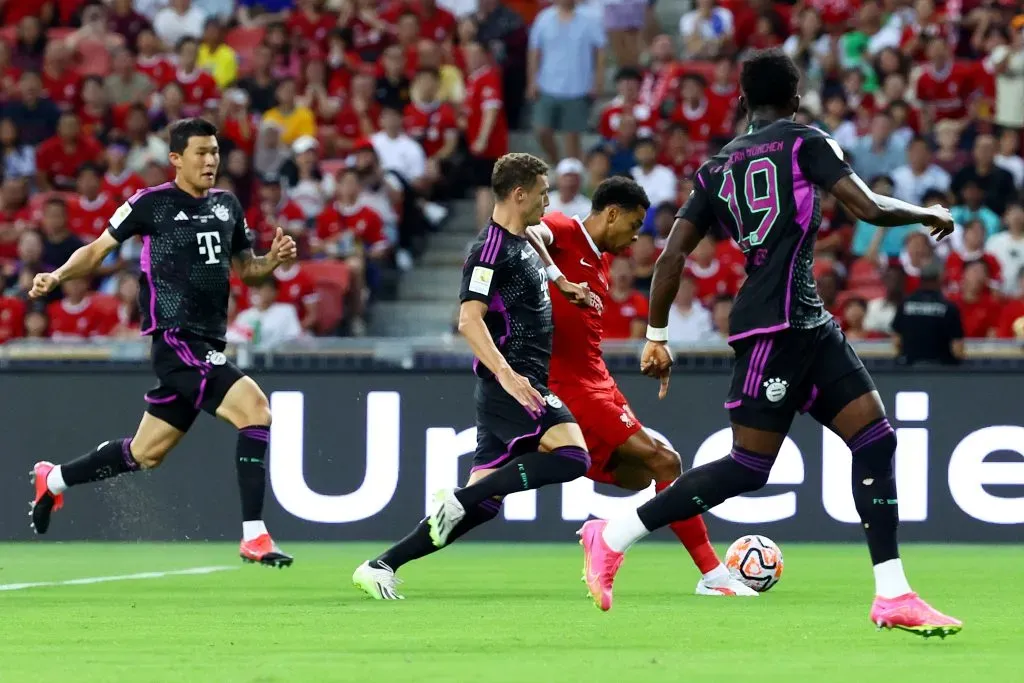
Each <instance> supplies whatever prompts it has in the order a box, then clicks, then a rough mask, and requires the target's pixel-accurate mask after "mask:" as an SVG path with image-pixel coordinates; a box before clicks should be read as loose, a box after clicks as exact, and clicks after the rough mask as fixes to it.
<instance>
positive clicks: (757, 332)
mask: <svg viewBox="0 0 1024 683" xmlns="http://www.w3.org/2000/svg"><path fill="white" fill-rule="evenodd" d="M799 80H800V72H799V70H798V69H797V68H796V66H795V65H794V64H793V62H792V60H791V59H790V58H789V57H787V56H786V55H785V53H783V52H782V51H781V50H767V51H764V52H758V53H755V54H754V55H753V56H751V57H750V58H749V59H748V60H747V61H746V62H745V63H744V65H743V70H742V75H741V78H740V84H741V89H742V93H743V95H742V100H741V105H742V106H743V107H744V108H745V110H746V111H747V112H748V121H749V127H748V129H747V132H746V134H744V135H741V136H739V137H737V138H736V139H734V140H733V141H732V142H730V143H729V144H728V145H726V146H725V147H724V148H723V149H722V151H721V152H720V153H719V154H717V155H715V156H713V157H712V158H711V159H709V160H708V161H707V162H706V163H705V164H704V165H703V166H701V168H700V169H699V170H698V172H697V176H696V182H695V183H694V189H693V192H692V193H691V194H690V198H689V200H688V201H687V202H686V205H685V206H684V207H683V208H682V209H681V210H680V212H679V214H678V215H677V217H676V223H675V225H674V226H673V228H672V232H671V234H670V235H669V238H668V244H667V246H666V248H665V251H664V252H663V253H662V255H661V257H660V258H659V259H658V263H657V266H656V267H655V271H654V282H653V284H652V287H651V305H650V315H649V319H648V328H647V340H648V341H647V345H646V346H645V347H644V352H643V355H642V357H641V371H642V372H643V373H644V374H646V375H649V376H652V377H657V378H659V379H660V381H661V389H660V393H659V395H660V396H662V397H664V395H665V393H666V392H667V390H668V383H669V373H670V372H671V368H672V354H671V352H670V350H669V348H668V346H667V344H666V342H667V335H666V331H665V330H666V324H667V320H668V311H669V307H670V305H671V303H672V300H673V299H674V298H675V295H676V290H677V289H678V287H679V279H680V275H681V273H682V271H683V266H684V264H685V262H686V258H687V255H688V254H689V253H690V252H691V251H693V250H694V248H696V246H697V244H698V242H700V241H701V240H702V239H703V238H704V236H705V235H706V234H707V232H708V230H709V229H710V228H711V226H712V225H714V224H715V223H721V224H722V225H724V226H726V227H727V228H728V230H729V231H730V232H731V234H732V238H733V239H734V240H735V241H736V242H737V243H738V244H739V246H740V248H741V249H742V250H743V252H744V253H745V254H746V259H747V261H746V270H747V281H746V283H744V285H743V287H742V288H741V289H740V292H739V294H738V295H737V298H736V303H735V306H734V308H733V311H732V315H731V317H730V321H729V331H730V332H731V334H732V336H731V337H730V338H729V343H730V345H731V346H732V347H733V350H734V351H735V353H736V364H735V369H734V374H733V381H732V388H731V390H730V393H729V396H728V400H727V402H726V404H725V406H726V408H727V409H728V410H729V415H730V420H731V422H732V431H733V448H732V452H731V453H730V454H729V455H728V456H727V457H724V458H722V459H721V460H716V461H715V462H711V463H708V464H707V465H703V466H701V467H697V468H694V469H692V470H689V471H687V472H684V473H683V475H682V476H681V477H680V478H679V479H677V480H676V481H675V483H673V484H672V486H670V487H669V488H667V489H665V490H664V491H662V492H661V493H659V494H658V495H657V496H655V497H654V498H653V499H652V500H651V501H649V502H648V503H646V504H644V505H642V506H640V508H638V509H637V510H636V511H635V512H632V513H631V514H629V515H626V516H624V517H622V518H619V519H614V520H611V521H607V522H606V521H603V520H593V521H590V522H587V523H586V524H584V525H583V528H582V529H581V530H580V533H581V536H582V542H583V547H584V553H585V556H586V565H585V566H586V567H587V576H586V577H585V578H586V581H587V584H588V586H589V588H590V592H591V595H592V596H593V597H594V599H595V601H596V602H597V603H598V605H599V606H600V607H601V608H602V609H606V610H607V609H610V608H611V604H612V582H613V580H614V578H615V574H616V573H617V572H618V570H619V567H620V566H621V564H622V561H623V558H624V553H625V551H626V549H627V548H629V546H630V545H632V544H633V543H634V542H636V541H637V540H639V539H641V538H643V537H644V536H646V535H647V534H649V533H650V532H651V531H653V530H655V529H659V528H661V527H663V526H666V525H668V524H671V523H672V522H675V521H677V520H681V519H688V518H690V517H693V516H694V515H698V514H700V513H702V512H706V511H708V510H710V509H711V508H713V507H715V506H716V505H718V504H719V503H722V502H723V501H725V500H728V499H729V498H732V497H733V496H737V495H740V494H743V493H748V492H751V491H756V490H758V489H760V488H761V487H763V486H764V485H765V484H766V483H767V482H768V475H769V473H770V472H771V469H772V465H773V464H774V462H775V458H776V456H777V455H778V453H779V449H780V448H781V446H782V443H783V440H784V439H785V438H786V433H787V432H788V431H789V428H790V425H791V423H792V421H793V418H794V417H795V415H796V413H797V412H806V413H809V414H810V415H811V416H812V417H813V418H814V419H815V420H817V421H818V422H820V423H821V424H823V425H825V426H827V427H828V428H829V429H831V430H832V431H834V432H835V433H836V434H838V435H839V436H840V437H842V438H843V440H844V441H846V443H847V445H848V446H849V447H850V451H851V452H852V454H853V464H852V477H851V480H852V486H853V499H854V502H855V504H856V507H857V512H858V514H859V515H860V518H861V522H862V524H863V527H864V532H865V535H866V536H867V543H868V550H869V552H870V555H871V563H872V565H874V575H875V600H874V603H873V605H872V607H871V621H872V622H873V623H875V624H876V625H877V626H878V627H880V628H881V627H885V628H899V629H903V630H907V631H910V632H912V633H917V634H920V635H924V636H930V635H938V636H942V637H945V636H946V635H950V634H953V633H957V632H959V631H960V628H961V626H962V624H961V622H960V621H958V620H957V619H954V618H952V617H949V616H946V615H945V614H942V613H941V612H939V611H937V610H935V609H933V608H932V607H931V606H930V605H928V603H926V602H925V601H924V600H922V599H921V598H919V597H918V596H917V594H916V593H914V592H913V591H912V590H911V588H910V584H909V583H908V582H907V579H906V576H905V575H904V573H903V565H902V562H901V561H900V559H899V550H898V547H897V541H896V527H897V523H898V521H899V516H898V514H897V498H896V480H895V477H894V473H893V457H894V455H895V453H896V433H895V431H894V430H893V428H892V427H891V426H890V424H889V421H888V420H887V419H886V417H885V408H884V406H883V405H882V401H881V398H880V397H879V395H878V392H877V391H876V389H875V385H874V382H873V381H872V380H871V377H870V376H869V375H868V373H867V371H866V370H865V369H864V364H863V363H862V362H861V361H860V359H859V358H858V357H857V354H856V352H854V350H853V348H852V347H851V346H850V344H849V342H848V341H847V340H846V337H845V336H844V335H843V332H842V330H841V328H840V327H839V325H838V324H837V323H836V321H835V320H833V319H832V316H831V315H829V313H828V312H827V311H826V310H825V307H824V305H823V304H822V302H821V299H820V298H819V297H818V293H817V291H816V288H815V285H814V277H813V274H812V266H813V261H814V237H815V232H816V231H817V229H818V224H819V222H820V220H821V212H820V207H819V200H818V196H817V188H820V189H822V190H824V191H826V192H831V193H832V194H833V195H834V196H835V197H836V199H838V200H839V201H840V202H842V203H843V204H844V205H845V206H846V207H847V208H848V209H849V210H850V211H851V213H853V214H854V215H855V216H856V217H857V218H859V219H860V220H863V221H866V222H868V223H871V224H873V225H879V226H898V225H908V224H913V223H920V224H923V225H927V226H929V227H930V228H932V234H933V235H935V236H937V237H940V238H941V237H945V236H946V235H948V234H950V233H951V232H952V231H953V219H952V217H951V216H950V214H949V211H947V210H946V209H945V208H943V207H941V206H932V207H930V208H926V209H923V208H919V207H917V206H913V205H911V204H907V203H906V202H901V201H898V200H895V199H892V198H890V197H885V196H881V195H877V194H875V193H873V192H872V191H871V190H870V189H869V188H868V187H867V185H865V184H864V182H863V181H861V179H860V178H858V177H857V176H856V175H855V174H854V173H853V171H852V170H851V169H850V166H849V165H848V164H847V163H846V161H844V159H843V152H842V150H841V149H840V148H839V145H837V144H836V143H835V141H834V140H832V139H831V138H830V137H829V136H828V135H826V134H825V133H823V132H821V131H820V130H818V129H816V128H811V127H809V126H804V125H801V124H798V123H795V122H794V121H793V117H794V115H795V114H796V112H797V109H798V108H799V105H800V98H799V97H798V95H797V84H798V82H799Z"/></svg>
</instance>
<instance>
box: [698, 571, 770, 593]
mask: <svg viewBox="0 0 1024 683" xmlns="http://www.w3.org/2000/svg"><path fill="white" fill-rule="evenodd" d="M694 593H696V594H697V595H717V596H719V597H722V596H726V597H739V598H756V597H757V595H758V593H757V591H756V590H754V589H753V588H751V587H750V586H748V585H746V584H745V583H742V582H740V581H737V580H736V579H734V578H733V577H731V576H730V577H729V578H727V579H723V580H721V581H707V580H706V579H701V580H700V581H698V582H697V589H696V590H695V591H694Z"/></svg>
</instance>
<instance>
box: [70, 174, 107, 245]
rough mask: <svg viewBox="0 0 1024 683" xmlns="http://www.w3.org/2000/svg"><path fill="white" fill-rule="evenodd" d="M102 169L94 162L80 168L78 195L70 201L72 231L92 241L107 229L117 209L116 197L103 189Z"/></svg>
mask: <svg viewBox="0 0 1024 683" xmlns="http://www.w3.org/2000/svg"><path fill="white" fill-rule="evenodd" d="M100 176H101V171H100V169H99V167H98V166H96V165H95V164H93V163H87V164H84V165H83V166H82V167H81V168H80V169H79V170H78V181H77V186H76V188H77V190H78V195H77V196H76V197H74V198H73V199H71V200H70V202H69V203H68V227H70V228H71V232H73V233H74V234H76V235H78V236H79V237H80V238H82V241H83V242H92V241H93V240H94V239H96V238H97V237H99V236H100V235H101V234H103V231H104V230H106V229H107V223H108V222H109V221H110V217H111V216H113V215H114V212H115V211H117V206H118V205H117V204H116V203H115V202H114V199H113V198H111V197H109V196H108V195H106V194H104V193H103V192H102V191H101V188H102V185H101V180H100Z"/></svg>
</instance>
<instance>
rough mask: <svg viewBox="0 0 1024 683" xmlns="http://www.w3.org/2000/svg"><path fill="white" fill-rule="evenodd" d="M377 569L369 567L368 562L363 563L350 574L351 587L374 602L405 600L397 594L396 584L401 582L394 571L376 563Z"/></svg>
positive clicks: (380, 563) (381, 563)
mask: <svg viewBox="0 0 1024 683" xmlns="http://www.w3.org/2000/svg"><path fill="white" fill-rule="evenodd" d="M377 564H378V565H380V566H379V567H371V566H370V563H369V562H363V563H362V564H361V565H359V566H358V567H356V571H355V573H353V574H352V585H354V586H355V587H356V588H358V589H359V590H361V591H363V592H364V593H366V594H367V595H369V596H370V597H371V598H373V599H374V600H405V596H404V595H402V594H401V593H399V592H398V584H400V583H402V580H401V579H400V578H398V577H397V576H395V571H394V570H393V569H392V568H391V567H389V566H387V565H386V564H384V563H383V562H378V563H377Z"/></svg>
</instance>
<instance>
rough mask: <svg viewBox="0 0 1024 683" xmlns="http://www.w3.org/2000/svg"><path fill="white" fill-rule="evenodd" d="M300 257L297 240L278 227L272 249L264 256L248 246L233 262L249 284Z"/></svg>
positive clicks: (233, 258) (236, 270) (243, 280)
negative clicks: (258, 254) (296, 244)
mask: <svg viewBox="0 0 1024 683" xmlns="http://www.w3.org/2000/svg"><path fill="white" fill-rule="evenodd" d="M296 258H298V248H297V247H296V246H295V240H293V239H292V238H291V237H290V236H288V235H286V234H284V230H282V229H281V228H278V229H277V234H275V235H274V241H273V242H272V243H271V245H270V251H268V252H267V253H266V254H265V255H263V256H257V255H256V254H255V253H254V252H253V250H252V249H251V248H246V249H243V250H241V251H239V252H238V253H236V254H235V255H234V256H233V257H232V264H233V265H234V267H235V272H236V273H238V277H240V278H241V279H242V282H244V283H245V284H247V285H255V284H258V283H259V281H260V280H262V279H263V278H265V277H267V276H268V275H270V274H271V273H273V272H274V269H275V268H277V267H278V266H281V265H284V264H286V263H291V262H292V261H294V260H295V259H296Z"/></svg>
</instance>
